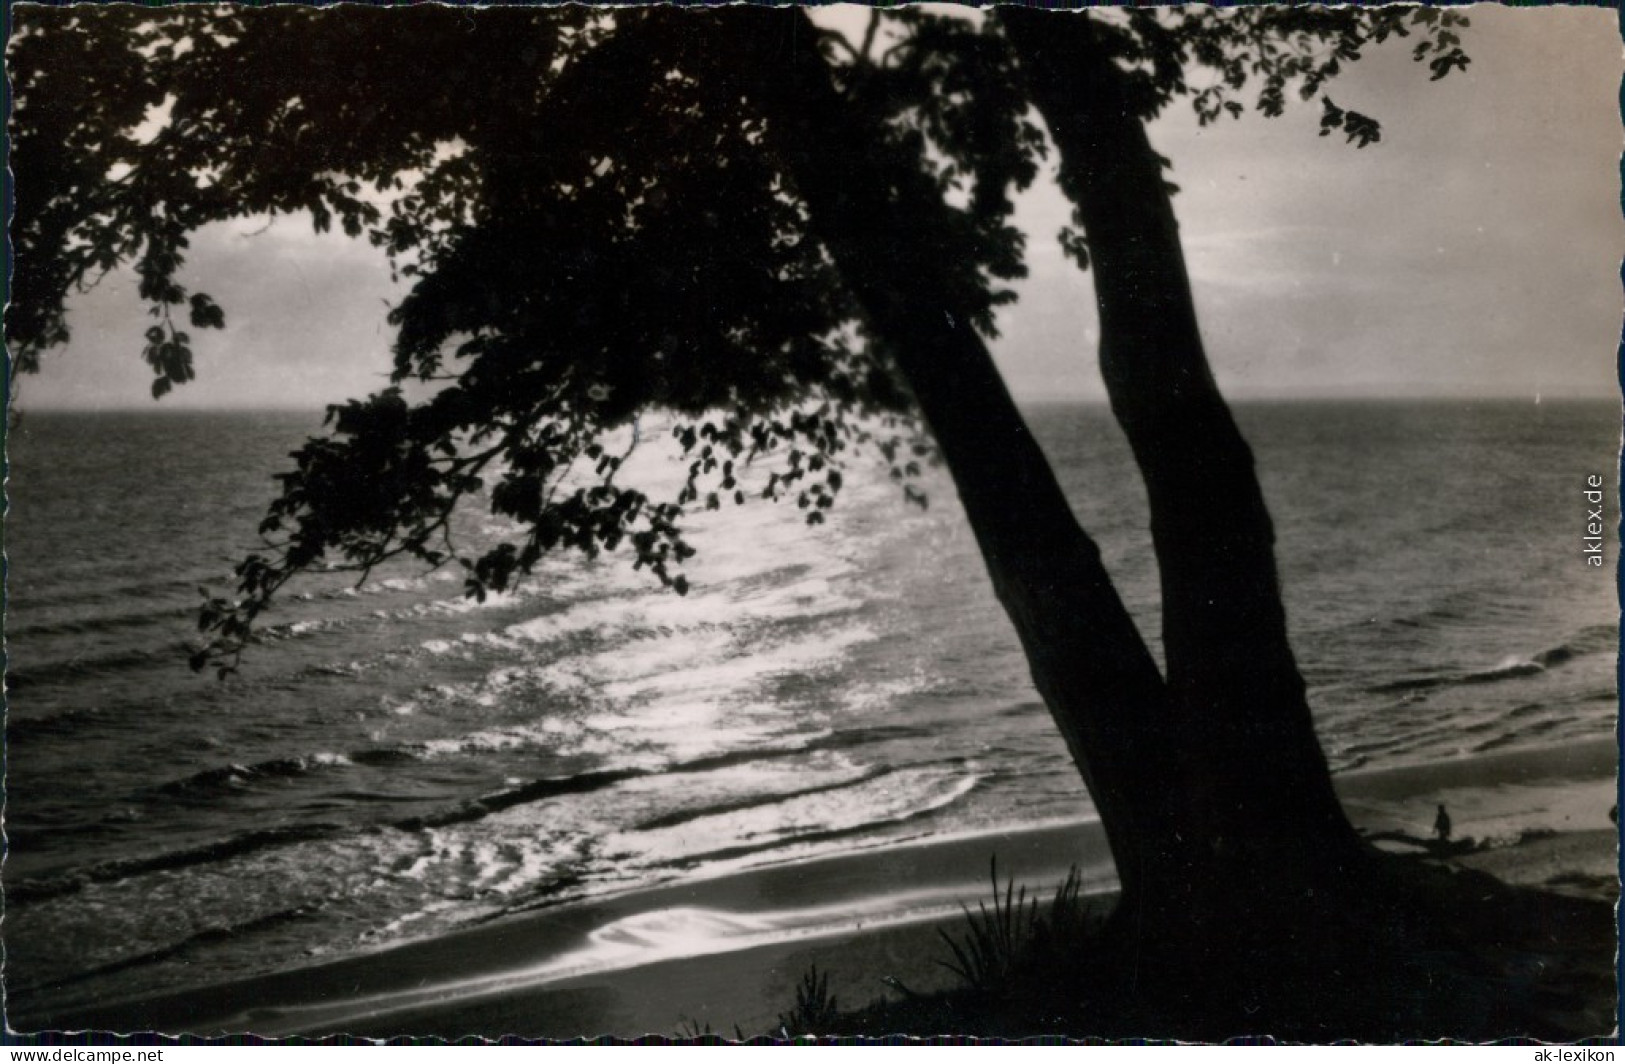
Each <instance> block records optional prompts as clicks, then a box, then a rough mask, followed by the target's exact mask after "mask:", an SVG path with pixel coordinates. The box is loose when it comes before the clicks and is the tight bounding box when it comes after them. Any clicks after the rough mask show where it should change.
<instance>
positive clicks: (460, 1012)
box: [12, 743, 1618, 1039]
mask: <svg viewBox="0 0 1625 1064" xmlns="http://www.w3.org/2000/svg"><path fill="white" fill-rule="evenodd" d="M1613 766H1614V754H1613V750H1612V748H1611V747H1610V746H1609V745H1608V744H1600V743H1599V744H1587V745H1582V746H1572V747H1565V748H1551V749H1543V750H1528V751H1514V752H1509V753H1504V754H1499V755H1495V756H1492V757H1480V758H1475V759H1473V760H1471V761H1460V762H1451V761H1443V762H1437V763H1434V764H1431V765H1421V766H1411V767H1403V768H1395V769H1388V770H1384V771H1378V772H1364V773H1353V774H1349V775H1347V776H1345V777H1342V778H1341V779H1340V780H1339V788H1340V790H1341V792H1342V794H1343V798H1344V801H1345V803H1346V804H1347V806H1348V808H1349V809H1350V812H1351V815H1352V816H1353V817H1354V818H1355V820H1356V822H1357V823H1358V824H1359V825H1360V826H1361V827H1362V828H1363V829H1365V830H1366V831H1368V832H1369V833H1371V834H1372V835H1373V836H1375V837H1381V838H1384V839H1385V840H1386V841H1384V842H1383V843H1382V845H1383V846H1384V848H1386V849H1390V850H1394V851H1396V852H1405V851H1406V850H1407V849H1409V850H1410V851H1412V852H1416V853H1419V854H1420V853H1423V852H1424V849H1425V847H1424V845H1423V844H1424V843H1425V842H1426V836H1427V835H1428V833H1429V831H1430V830H1431V823H1432V817H1433V814H1434V811H1435V808H1436V804H1437V803H1438V802H1444V803H1446V804H1447V805H1448V806H1449V808H1450V809H1451V811H1452V816H1453V818H1454V819H1455V821H1456V833H1455V838H1456V840H1457V842H1458V844H1459V846H1460V848H1461V849H1462V850H1464V851H1466V852H1462V853H1459V854H1457V855H1454V856H1452V857H1451V858H1449V859H1450V860H1452V861H1454V862H1456V863H1457V864H1460V865H1461V866H1463V867H1467V868H1473V869H1478V870H1481V871H1484V872H1488V873H1490V874H1492V875H1494V876H1496V877H1498V878H1500V879H1502V880H1503V881H1505V882H1508V883H1512V884H1517V885H1525V886H1538V887H1543V888H1546V889H1550V890H1553V891H1557V892H1561V893H1566V894H1569V895H1575V896H1580V897H1587V898H1603V899H1613V898H1616V897H1617V894H1618V871H1617V870H1618V835H1617V829H1616V828H1614V826H1613V825H1612V824H1611V823H1610V821H1609V818H1608V809H1609V807H1610V805H1611V804H1612V803H1613V802H1614V800H1615V793H1616V792H1615V786H1616V785H1615V778H1614V775H1613ZM1468 839H1470V840H1472V841H1471V842H1466V841H1464V840H1468ZM1089 854H1094V855H1102V854H1104V841H1103V839H1102V837H1101V834H1100V830H1099V825H1098V824H1097V823H1093V822H1075V823H1064V824H1050V825H1041V826H1036V827H1031V828H1026V829H1023V830H1019V831H1011V832H1004V833H995V834H983V835H972V836H964V837H959V838H950V839H937V840H931V841H926V842H921V843H916V844H909V845H900V846H893V847H887V848H877V849H871V850H866V851H860V852H855V853H849V854H845V855H842V856H839V857H834V858H826V859H823V860H818V861H810V862H803V863H797V864H784V865H776V866H769V867H760V868H753V869H746V870H742V871H734V872H723V873H721V874H716V875H712V876H709V877H706V878H699V879H692V880H687V881H682V882H678V883H673V884H669V885H666V886H662V887H659V888H656V889H653V890H647V891H641V892H637V893H632V894H627V895H624V896H619V897H613V898H607V899H599V900H594V901H590V902H585V903H579V904H574V905H561V906H558V907H555V908H552V909H546V910H541V911H537V912H534V913H530V914H525V915H522V916H518V917H511V918H508V919H505V920H500V921H494V922H492V923H490V924H487V925H485V926H481V927H475V928H471V929H466V930H463V931H460V932H457V933H455V934H451V935H445V936H441V937H437V938H432V939H428V940H425V941H420V942H414V943H410V944H407V945H405V946H400V947H397V948H395V949H391V950H387V951H383V952H379V953H375V954H370V955H364V956H359V957H351V958H348V959H345V960H341V961H337V962H334V963H329V964H324V965H317V966H314V967H310V968H305V969H300V970H295V971H288V972H283V973H279V974H275V975H271V976H266V977H262V978H258V979H253V980H248V981H244V982H240V983H236V984H232V985H227V986H219V987H210V988H205V989H200V990H197V991H193V992H188V993H182V994H169V995H164V996H160V997H155V998H152V999H148V1000H129V1001H122V1002H117V1003H113V1002H107V1003H97V1004H96V1005H94V1006H92V1007H85V1008H74V1009H72V1010H71V1011H67V1010H64V1011H62V1012H58V1013H34V1014H30V1013H29V1012H27V1011H24V1012H23V1013H21V1014H18V1015H14V1016H13V1018H12V1024H13V1026H14V1028H15V1029H17V1030H23V1031H28V1030H39V1029H98V1030H113V1031H130V1030H157V1031H163V1032H188V1033H195V1034H223V1033H244V1032H252V1033H254V1034H258V1035H262V1036H267V1037H286V1036H293V1035H301V1036H321V1035H324V1034H336V1033H345V1034H351V1035H361V1036H367V1037H375V1038H388V1037H392V1036H399V1035H411V1036H419V1037H423V1036H431V1037H433V1036H438V1037H444V1038H459V1037H465V1036H484V1037H498V1036H501V1035H505V1034H506V1035H519V1036H525V1037H536V1038H558V1039H568V1038H577V1037H591V1036H598V1035H614V1036H619V1037H639V1036H643V1035H649V1034H654V1035H667V1036H673V1035H682V1034H685V1033H687V1034H693V1033H697V1032H701V1031H706V1030H709V1031H713V1032H715V1033H717V1034H719V1035H724V1036H730V1037H731V1036H733V1035H735V1033H736V1032H737V1033H743V1034H744V1035H746V1036H747V1037H748V1036H753V1035H759V1034H763V1033H767V1032H770V1031H773V1030H776V1029H777V1019H778V1016H779V1014H780V1013H781V1012H785V1011H788V1010H789V1008H790V1007H791V1006H792V1005H793V1003H794V1000H795V986H796V984H797V982H798V981H799V980H800V979H801V977H802V975H803V973H805V972H806V971H807V970H808V969H809V968H810V967H812V966H814V965H816V966H817V968H818V969H819V971H820V972H823V973H827V974H828V977H829V984H830V990H831V991H832V992H833V993H834V994H835V996H836V998H837V1001H838V1002H839V1003H840V1004H841V1005H842V1006H843V1007H849V1008H850V1007H859V1006H862V1005H865V1004H867V1003H869V1002H870V1001H872V1000H875V999H880V998H884V997H886V996H887V995H892V996H894V997H895V996H896V995H897V994H898V992H899V991H898V990H897V989H895V988H896V986H897V983H898V982H900V983H901V984H902V985H903V986H905V987H907V988H908V989H909V990H910V991H914V992H928V991H932V990H936V989H940V988H944V987H947V986H950V985H952V983H953V981H954V977H953V975H952V973H950V972H949V971H948V970H947V969H946V968H945V967H944V965H943V964H942V963H941V962H942V960H943V959H945V958H946V957H947V956H948V950H947V948H946V947H945V946H944V945H943V943H942V942H941V938H940V935H939V929H947V930H950V931H952V930H954V929H955V926H956V925H957V924H958V923H959V922H960V921H961V920H962V916H961V915H960V912H959V908H960V906H961V905H962V904H968V905H971V906H974V905H975V904H976V902H977V901H978V900H980V899H983V898H986V897H987V895H988V890H989V888H988V873H989V861H990V859H993V858H995V857H996V858H997V860H998V867H999V874H1000V877H1001V879H1002V878H1003V877H1005V876H1007V875H1008V876H1010V877H1013V878H1014V879H1015V880H1016V881H1017V882H1018V883H1021V884H1024V885H1026V886H1028V887H1029V888H1031V889H1036V890H1039V891H1041V892H1043V891H1047V890H1048V889H1049V888H1050V887H1052V885H1053V884H1055V883H1056V882H1058V881H1059V880H1060V879H1062V878H1063V877H1064V876H1065V874H1066V871H1067V869H1068V867H1069V866H1070V865H1071V864H1073V863H1074V861H1075V860H1076V858H1077V857H1078V856H1079V855H1089ZM1080 871H1081V872H1082V874H1083V879H1084V891H1085V893H1086V894H1088V895H1090V896H1092V897H1094V898H1096V899H1097V900H1098V901H1099V902H1100V904H1102V905H1107V904H1109V903H1110V898H1111V894H1112V891H1113V890H1114V887H1115V879H1114V877H1113V874H1112V872H1111V869H1110V866H1109V863H1108V862H1106V861H1105V860H1104V859H1103V858H1100V857H1097V858H1096V860H1095V861H1094V862H1093V863H1092V864H1091V863H1084V864H1082V865H1081V866H1080ZM1598 1033H1603V1032H1598Z"/></svg>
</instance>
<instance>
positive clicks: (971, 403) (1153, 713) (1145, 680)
mask: <svg viewBox="0 0 1625 1064" xmlns="http://www.w3.org/2000/svg"><path fill="white" fill-rule="evenodd" d="M718 23H719V24H718V26H717V29H718V30H720V31H724V32H726V33H727V43H726V44H725V45H723V48H724V50H725V52H724V54H726V55H727V56H728V58H729V60H730V62H729V64H728V66H729V67H730V68H731V69H732V70H733V71H735V72H737V74H738V75H739V76H740V91H741V94H742V95H744V96H748V97H750V98H751V99H753V100H754V101H756V102H757V105H758V106H759V107H760V109H761V111H762V113H764V114H765V115H766V117H767V118H768V121H769V132H768V136H769V137H770V138H771V149H772V150H773V151H775V152H776V153H777V154H778V155H779V156H780V157H781V158H783V159H784V160H785V163H786V168H787V170H788V171H789V173H790V176H791V177H792V179H793V180H794V182H795V185H796V188H797V190H798V191H799V192H800V194H801V195H802V197H803V198H804V199H805V201H806V204H807V207H808V210H809V213H810V222H811V226H812V228H813V230H814V231H815V232H816V234H817V236H818V238H819V239H820V240H821V241H822V242H823V244H824V245H825V247H826V248H827V249H828V250H829V252H830V254H831V255H832V256H833V257H834V259H835V262H836V265H837V267H838V268H839V270H840V271H841V273H842V275H843V276H844V277H845V279H846V281H847V282H848V284H849V285H850V286H851V289H852V291H853V292H854V293H855V295H856V297H857V299H858V301H859V302H860V304H861V306H862V309H863V311H864V313H865V315H866V317H867V319H868V322H869V324H870V327H871V328H872V329H873V330H874V331H875V333H876V334H877V335H879V336H882V337H884V339H885V341H886V342H887V344H888V345H889V346H890V347H891V348H892V350H893V352H894V354H895V357H896V360H897V363H898V365H899V368H900V369H901V370H902V372H903V374H904V375H905V376H906V377H907V379H908V383H909V386H910V388H911V389H912V390H913V392H914V395H915V396H916V398H917V399H918V401H919V404H920V407H921V410H922V411H923V413H924V415H925V418H926V420H927V421H928V422H929V424H930V426H931V429H932V431H933V433H934V434H935V436H936V439H937V442H938V445H939V446H940V447H941V449H942V453H943V457H944V459H945V460H946V463H947V466H948V469H949V471H950V473H951V475H952V477H953V480H954V484H955V486H956V488H957V489H958V492H959V497H960V501H961V502H962V504H963V505H964V508H965V512H966V514H967V516H968V518H969V521H970V525H971V528H972V530H973V531H974V533H975V536H976V540H977V544H978V546H979V547H980V549H981V552H982V556H983V558H984V559H985V561H986V564H987V570H988V574H989V576H990V577H991V578H992V583H993V587H994V590H995V592H996V593H997V595H998V597H999V601H1000V602H1001V603H1002V604H1003V606H1004V608H1005V610H1006V612H1007V613H1008V614H1009V616H1010V619H1011V621H1012V623H1013V624H1014V626H1015V629H1016V632H1017V633H1018V635H1019V636H1020V639H1021V642H1022V645H1023V647H1024V649H1025V650H1026V653H1027V658H1028V662H1029V664H1030V666H1031V669H1032V675H1033V680H1034V683H1035V684H1036V686H1037V688H1038V690H1039V693H1040V694H1041V695H1042V696H1043V698H1044V701H1045V703H1046V704H1047V705H1048V707H1049V710H1050V712H1051V714H1052V715H1053V716H1054V718H1055V721H1056V724H1057V725H1058V726H1059V729H1060V731H1061V734H1062V735H1063V736H1064V737H1065V739H1066V742H1067V745H1068V748H1069V749H1070V751H1071V753H1072V756H1073V758H1074V760H1075V761H1076V763H1077V765H1078V768H1079V770H1080V771H1081V772H1082V774H1083V777H1084V780H1085V782H1086V783H1087V785H1088V787H1089V790H1090V793H1091V794H1092V796H1093V797H1094V800H1095V804H1096V806H1097V807H1098V809H1099V811H1100V814H1101V819H1102V822H1103V824H1104V827H1105V830H1106V833H1107V837H1108V839H1109V840H1110V844H1111V847H1112V853H1113V857H1114V858H1115V859H1116V862H1117V866H1118V872H1119V878H1120V879H1121V880H1122V881H1123V886H1124V892H1125V895H1133V894H1135V893H1136V892H1138V891H1139V889H1140V888H1141V886H1142V884H1143V883H1144V882H1145V880H1146V877H1145V875H1144V874H1143V872H1144V870H1145V869H1147V868H1148V867H1149V866H1151V865H1153V864H1154V863H1155V862H1156V861H1157V860H1158V854H1157V843H1158V841H1159V840H1161V839H1165V838H1167V837H1168V832H1169V830H1170V825H1169V824H1168V823H1166V815H1165V812H1164V800H1165V798H1166V793H1165V791H1164V790H1163V788H1164V787H1165V786H1166V773H1165V772H1164V771H1163V770H1162V769H1161V768H1159V765H1160V764H1161V763H1162V762H1163V761H1164V759H1165V758H1166V756H1167V750H1166V748H1165V747H1163V746H1161V745H1160V744H1159V743H1158V742H1156V737H1157V736H1158V735H1159V734H1161V733H1162V732H1163V731H1164V730H1165V728H1166V727H1167V721H1168V704H1167V698H1166V689H1165V686H1164V684H1163V682H1162V676H1161V674H1160V673H1159V672H1158V670H1157V667H1156V662H1155V661H1154V659H1153V658H1152V657H1151V654H1150V652H1149V650H1148V649H1147V647H1146V645H1145V643H1144V641H1143V640H1142V639H1141V638H1140V634H1139V632H1138V630H1137V629H1136V628H1135V627H1134V624H1133V621H1132V620H1131V619H1130V617H1129V615H1128V611H1127V610H1126V609H1125V608H1124V606H1123V603H1122V600H1121V599H1120V598H1119V596H1118V594H1117V590H1116V588H1115V587H1114V586H1113V585H1112V582H1111V579H1110V577H1109V576H1108V575H1107V573H1106V570H1105V568H1104V566H1103V565H1102V564H1101V560H1100V551H1099V549H1098V548H1097V547H1096V545H1095V543H1094V542H1093V541H1092V540H1091V539H1090V538H1089V537H1088V535H1086V534H1085V533H1084V531H1083V529H1082V528H1080V527H1079V525H1078V523H1077V520H1076V519H1075V518H1074V516H1073V514H1072V510H1071V507H1070V506H1069V504H1068V503H1067V500H1066V497H1065V495H1064V494H1063V493H1062V491H1061V488H1060V485H1059V484H1058V483H1057V482H1056V480H1055V476H1054V474H1053V472H1052V470H1051V469H1050V466H1049V463H1048V461H1047V460H1046V459H1045V457H1044V454H1043V452H1042V450H1041V449H1040V448H1039V446H1038V444H1037V442H1036V441H1035V440H1034V439H1033V437H1032V435H1031V433H1030V432H1029V431H1028V429H1027V426H1026V424H1025V423H1024V422H1023V420H1022V417H1021V414H1020V412H1019V411H1018V410H1017V409H1016V406H1015V403H1014V402H1013V401H1012V400H1011V398H1010V394H1009V392H1008V390H1007V389H1006V388H1005V385H1004V382H1003V380H1002V379H1001V377H1000V376H999V373H998V369H997V367H996V366H995V365H994V363H993V359H992V356H991V354H990V353H989V351H988V349H987V346H986V345H985V344H984V343H983V341H982V339H981V337H980V336H978V335H977V333H976V331H975V330H974V329H973V328H972V327H971V326H970V325H969V324H968V323H967V322H966V321H965V320H964V315H963V314H960V313H958V308H956V307H954V306H948V305H944V303H943V302H942V299H943V293H944V292H947V291H949V290H950V288H951V286H950V285H949V284H948V282H947V280H946V274H945V271H944V269H943V263H944V255H945V254H946V253H947V252H946V251H945V249H942V248H939V247H936V246H933V242H932V240H931V234H932V233H933V232H936V231H938V230H939V228H940V227H939V226H937V225H935V224H933V223H934V221H935V220H936V219H937V217H938V216H937V215H936V214H935V211H936V210H937V209H939V208H938V207H937V204H938V203H939V196H938V194H937V192H936V190H935V188H934V187H933V186H932V185H931V183H930V182H929V180H928V179H927V178H925V177H924V175H922V174H920V173H918V172H917V171H914V170H912V169H909V170H907V171H906V172H904V171H901V170H896V169H891V168H886V167H884V166H883V165H882V164H880V163H878V162H877V160H876V157H875V156H876V151H875V145H876V144H877V143H878V138H876V137H874V136H872V135H869V134H867V133H866V131H865V130H864V129H863V128H861V126H862V123H861V122H860V121H857V120H855V116H854V114H853V112H852V108H851V107H849V106H848V105H847V104H846V102H845V101H843V100H842V98H841V97H840V95H839V93H838V92H837V90H836V88H835V86H834V84H833V81H832V80H831V77H830V71H829V69H828V67H827V66H826V64H825V62H824V60H823V58H822V57H821V56H820V55H819V54H818V53H817V52H816V51H814V50H813V49H812V47H811V45H812V44H813V42H814V40H815V36H816V35H815V33H814V31H813V27H812V25H811V23H810V22H809V21H808V20H807V17H806V15H805V14H804V13H803V12H801V11H797V10H777V11H774V10H769V9H763V8H750V7H746V8H735V9H733V10H731V11H729V12H727V13H726V15H725V16H724V17H723V18H720V19H719V20H718Z"/></svg>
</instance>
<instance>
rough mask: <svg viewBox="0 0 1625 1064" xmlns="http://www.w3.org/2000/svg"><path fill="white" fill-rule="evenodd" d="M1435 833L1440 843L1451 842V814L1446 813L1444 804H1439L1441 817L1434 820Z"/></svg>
mask: <svg viewBox="0 0 1625 1064" xmlns="http://www.w3.org/2000/svg"><path fill="white" fill-rule="evenodd" d="M1433 833H1434V834H1435V835H1437V836H1439V841H1440V842H1449V841H1450V814H1449V813H1447V812H1445V808H1444V803H1443V802H1440V803H1439V815H1438V816H1436V817H1434V818H1433Z"/></svg>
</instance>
